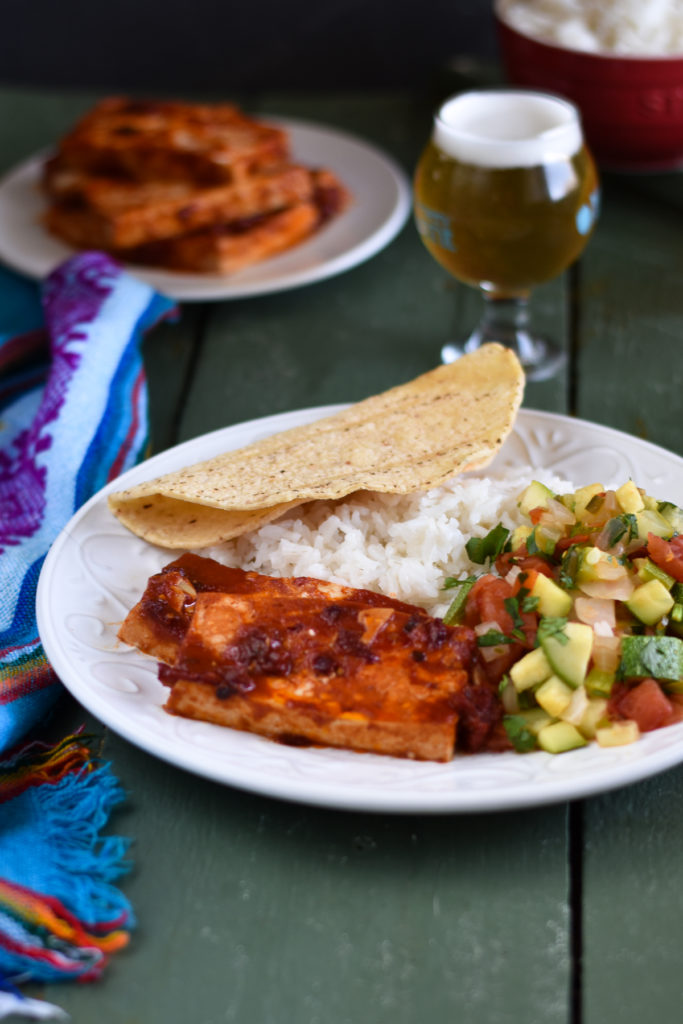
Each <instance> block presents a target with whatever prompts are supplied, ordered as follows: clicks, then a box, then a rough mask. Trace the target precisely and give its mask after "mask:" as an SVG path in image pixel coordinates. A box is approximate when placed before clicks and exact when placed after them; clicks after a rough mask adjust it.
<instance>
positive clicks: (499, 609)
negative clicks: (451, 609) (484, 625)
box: [465, 574, 538, 683]
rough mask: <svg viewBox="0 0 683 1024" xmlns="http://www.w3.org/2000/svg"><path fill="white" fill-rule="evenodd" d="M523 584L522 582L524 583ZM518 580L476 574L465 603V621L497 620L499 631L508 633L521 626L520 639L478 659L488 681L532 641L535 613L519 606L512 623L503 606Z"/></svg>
mask: <svg viewBox="0 0 683 1024" xmlns="http://www.w3.org/2000/svg"><path fill="white" fill-rule="evenodd" d="M525 585H526V584H525ZM520 586H521V584H520V583H519V582H518V581H515V583H514V584H510V583H508V582H507V581H506V580H504V579H501V578H500V577H499V576H494V575H492V574H487V575H486V576H480V577H479V579H478V580H477V582H476V583H475V584H474V586H473V587H472V589H471V591H470V593H469V596H468V598H467V605H466V607H465V625H467V626H477V625H478V624H479V623H480V622H497V623H498V625H499V627H500V631H501V633H504V634H505V635H506V636H510V635H511V634H512V631H513V630H515V629H518V628H521V630H522V632H523V633H524V637H525V639H524V642H523V643H522V642H521V641H519V642H515V643H510V644H505V645H503V650H502V651H501V654H500V655H499V656H498V657H496V658H492V659H488V660H486V661H484V662H483V663H482V667H483V669H484V671H485V672H486V676H487V677H488V679H489V680H490V681H491V682H492V683H498V682H499V681H500V679H502V677H503V675H504V674H505V673H506V672H507V671H508V669H509V668H510V666H511V665H512V664H513V663H514V662H515V661H518V660H519V658H520V657H521V656H522V654H523V653H524V651H525V650H526V649H530V648H531V647H533V645H534V638H535V636H536V629H537V626H538V619H537V616H536V615H535V614H534V613H533V612H523V611H522V610H521V608H520V610H519V616H520V619H521V622H522V625H521V627H518V626H515V620H514V619H513V617H512V615H511V614H510V613H509V612H508V610H507V608H506V607H505V601H506V600H507V599H508V598H514V597H515V596H516V595H517V594H518V593H519V590H520Z"/></svg>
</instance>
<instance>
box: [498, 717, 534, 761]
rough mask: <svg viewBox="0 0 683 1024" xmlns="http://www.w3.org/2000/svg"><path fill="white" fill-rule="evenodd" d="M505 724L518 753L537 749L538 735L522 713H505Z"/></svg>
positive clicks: (526, 752)
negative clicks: (528, 724) (535, 734)
mask: <svg viewBox="0 0 683 1024" xmlns="http://www.w3.org/2000/svg"><path fill="white" fill-rule="evenodd" d="M503 726H504V728H505V732H506V733H507V736H508V739H509V740H510V743H511V744H512V746H513V747H514V748H515V750H516V751H517V753H518V754H528V753H529V751H530V750H535V749H536V737H535V736H534V734H533V733H532V731H531V729H529V727H528V726H527V724H526V722H525V720H524V719H523V718H522V716H521V715H504V716H503Z"/></svg>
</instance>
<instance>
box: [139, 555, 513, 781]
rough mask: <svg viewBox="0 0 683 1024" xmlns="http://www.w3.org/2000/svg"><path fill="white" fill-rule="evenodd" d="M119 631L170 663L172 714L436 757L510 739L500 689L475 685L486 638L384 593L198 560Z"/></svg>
mask: <svg viewBox="0 0 683 1024" xmlns="http://www.w3.org/2000/svg"><path fill="white" fill-rule="evenodd" d="M119 637H120V639H122V640H123V641H125V642H126V643H128V644H130V645H132V646H134V647H136V648H137V649H138V650H140V651H141V652H143V653H145V654H147V655H149V656H151V657H154V658H155V659H157V661H158V662H159V678H160V680H161V681H162V682H163V683H164V684H166V685H167V686H168V687H169V694H168V698H167V700H166V703H165V709H166V710H167V711H168V712H170V713H171V714H178V715H182V716H185V717H189V718H195V719H201V720H203V721H208V722H213V723H216V724H219V725H223V726H229V727H231V728H233V729H240V730H246V731H249V732H254V733H258V734H260V735H262V736H266V737H268V738H270V739H273V740H278V741H280V742H282V743H287V744H293V745H309V744H315V745H325V746H334V747H344V748H347V749H351V750H356V751H365V752H371V753H375V754H389V755H392V756H395V757H406V758H415V759H419V760H431V761H448V760H450V759H451V758H452V757H453V754H454V752H455V750H456V748H457V749H460V750H464V751H477V750H482V749H487V748H491V747H495V746H496V745H497V743H498V742H499V741H500V730H501V712H500V702H499V701H498V700H497V696H496V694H495V691H494V690H493V688H490V687H488V686H487V685H485V684H481V683H479V684H478V685H474V684H473V682H472V679H473V667H474V659H475V656H476V636H475V634H474V632H473V631H472V630H471V629H469V628H468V627H466V626H447V625H445V624H444V623H443V622H442V621H441V620H440V619H436V618H433V617H431V616H430V615H428V614H427V613H426V612H425V611H424V610H422V609H421V608H418V607H416V606H413V605H410V604H406V603H404V602H401V601H398V600H394V599H392V598H389V597H384V596H382V595H380V594H377V593H374V592H372V591H367V590H359V589H355V588H352V587H347V586H342V585H339V584H336V583H330V582H325V581H322V580H317V579H311V578H308V577H297V578H275V577H270V576H263V575H260V574H258V573H254V572H246V571H244V570H241V569H235V568H228V567H225V566H223V565H221V564H219V563H217V562H215V561H214V560H212V559H210V558H203V557H200V556H198V555H193V554H186V555H182V556H181V557H180V558H179V559H177V560H175V561H174V562H171V563H170V564H169V565H168V566H166V567H165V568H164V569H163V570H162V571H161V572H160V573H157V574H155V575H154V576H152V577H151V578H150V580H149V582H148V584H147V587H146V589H145V592H144V594H143V595H142V597H141V599H140V601H139V602H138V603H137V604H136V605H135V607H134V608H133V609H132V610H131V612H130V613H129V615H128V616H127V618H126V620H125V621H124V623H123V625H122V627H121V629H120V631H119Z"/></svg>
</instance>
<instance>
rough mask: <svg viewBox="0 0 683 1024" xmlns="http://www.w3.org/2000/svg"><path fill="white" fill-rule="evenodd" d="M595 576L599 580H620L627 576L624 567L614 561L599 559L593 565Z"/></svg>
mask: <svg viewBox="0 0 683 1024" xmlns="http://www.w3.org/2000/svg"><path fill="white" fill-rule="evenodd" d="M594 568H595V575H596V576H597V577H598V579H600V580H620V579H622V578H623V577H624V576H628V570H627V568H626V566H625V565H622V564H621V562H618V561H617V560H616V558H615V559H607V558H601V559H600V560H599V561H598V562H596V563H595V567H594Z"/></svg>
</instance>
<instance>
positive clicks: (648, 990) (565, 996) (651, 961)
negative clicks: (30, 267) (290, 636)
mask: <svg viewBox="0 0 683 1024" xmlns="http://www.w3.org/2000/svg"><path fill="white" fill-rule="evenodd" d="M92 99H93V97H92V96H86V95H80V94H79V95H76V94H72V95H67V94H59V95H55V94H51V95H48V94H46V93H32V92H29V91H17V90H9V89H5V90H0V125H1V126H2V127H1V128H0V169H3V170H4V169H7V168H9V167H11V166H12V165H13V164H14V163H15V162H16V161H18V160H19V159H22V158H24V157H26V156H28V155H29V154H31V153H32V152H34V151H35V150H37V149H39V148H41V147H43V146H45V145H47V144H49V143H50V142H51V141H52V140H53V139H54V138H55V137H56V136H57V135H58V134H59V133H60V132H62V131H63V130H65V129H66V128H67V127H68V126H69V125H70V124H71V122H72V120H73V119H74V117H75V116H76V114H77V113H79V112H80V111H81V110H83V109H85V107H86V106H87V105H88V104H89V103H90V102H91V100H92ZM238 99H239V98H238ZM242 99H243V100H244V102H245V104H246V105H248V107H249V108H250V109H252V110H254V111H267V112H277V113H278V114H281V115H285V116H290V117H300V118H308V119H311V120H315V121H319V122H323V123H328V124H330V125H334V126H337V127H339V128H342V129H346V130H349V131H352V132H354V133H356V134H358V135H360V136H361V137H364V138H366V139H368V140H370V141H372V142H373V143H375V144H377V145H379V146H381V147H383V148H384V149H385V150H386V151H387V152H389V153H391V154H392V155H393V156H394V157H395V158H396V159H397V160H398V161H399V162H400V163H401V164H402V165H403V166H404V167H405V169H406V171H408V172H410V171H412V168H413V166H414V164H415V162H416V159H417V156H418V154H419V152H420V149H421V147H422V145H423V144H424V142H425V139H426V136H427V132H428V125H429V120H430V113H431V102H432V99H433V97H427V96H422V97H412V96H408V95H373V96H371V97H367V96H355V95H348V94H345V95H335V96H308V95H306V96H303V95H301V96H293V95H262V96H250V97H247V98H242ZM603 186H604V200H603V211H602V216H601V219H600V222H599V226H598V229H597V232H596V234H595V236H594V238H593V240H592V241H591V243H590V245H589V247H588V249H587V251H586V253H585V255H584V257H583V258H582V260H581V263H580V265H579V266H578V267H576V268H574V269H573V270H572V271H571V272H570V273H568V274H566V275H565V276H564V277H563V278H561V279H560V280H558V281H555V282H553V283H552V284H550V285H548V286H545V287H544V288H542V289H539V291H538V292H537V294H536V295H535V297H534V303H533V305H534V313H535V316H536V319H537V321H538V322H539V324H540V325H541V326H543V327H544V328H545V329H547V330H550V331H552V332H553V333H554V334H555V335H556V336H559V337H561V338H563V340H564V344H565V345H566V349H567V352H568V363H567V368H566V371H564V372H563V373H562V374H561V375H560V376H558V377H557V378H555V379H554V380H552V381H548V382H544V383H538V384H529V385H528V386H527V391H526V396H525V405H526V406H527V407H530V408H536V409H544V410H555V411H558V412H564V413H570V414H574V415H577V416H580V417H583V418H585V419H589V420H593V421H595V422H598V423H603V424H608V425H610V426H613V427H617V428H620V429H621V430H624V431H627V432H630V433H632V434H634V435H637V436H639V437H645V438H647V439H648V440H650V441H653V442H656V443H658V444H660V445H663V446H664V447H667V448H670V449H673V450H674V451H676V452H678V453H679V454H681V453H683V442H682V441H681V434H680V428H681V414H680V410H681V405H680V396H681V392H682V390H683V363H682V360H681V352H680V346H681V343H682V342H683V279H682V277H681V269H682V267H683V245H682V243H681V232H680V224H681V211H682V209H683V179H681V177H680V176H679V175H676V174H672V175H660V176H649V177H644V176H641V177H629V176H614V175H613V176H607V177H605V178H604V181H603ZM478 312H479V300H478V298H477V296H476V295H474V294H473V293H472V292H471V291H470V290H468V289H466V288H464V287H461V286H459V285H457V284H455V283H454V282H453V281H451V280H450V279H449V278H448V277H447V276H446V275H445V273H444V272H442V271H441V270H440V268H439V267H438V266H437V265H436V264H435V263H434V262H433V260H432V259H431V258H430V257H429V256H428V255H427V253H426V251H425V250H424V249H423V247H422V245H421V243H420V242H419V240H418V237H417V234H416V231H415V229H414V227H413V225H412V223H409V224H407V225H406V227H405V229H404V230H403V231H402V232H401V234H400V235H399V236H398V237H397V238H396V240H395V241H394V242H393V243H392V244H391V245H390V246H389V247H388V248H386V249H385V250H384V251H383V252H381V253H380V254H379V255H377V256H376V257H375V258H373V259H372V260H370V261H369V262H367V263H364V264H362V265H360V266H358V267H356V268H355V269H353V270H350V271H348V272H346V273H345V274H342V275H341V276H339V277H336V278H333V279H330V280H328V281H324V282H320V283H318V284H315V285H311V286H310V287H307V288H303V289H298V290H294V291H289V292H282V293H279V294H275V295H270V296H265V297H259V298H252V299H243V300H239V301H233V302H224V303H216V304H203V305H187V306H185V307H184V308H183V310H182V316H181V319H180V321H179V322H178V323H176V324H172V325H167V326H164V327H163V328H161V329H159V330H157V331H156V332H155V333H153V334H152V335H151V336H150V337H149V338H148V340H147V342H146V347H145V357H146V365H147V370H148V377H149V388H150V398H151V416H152V437H153V445H154V449H155V451H160V450H162V449H164V448H167V447H168V446H170V445H173V444H175V443H177V442H179V441H183V440H185V439H188V438H191V437H194V436H196V435H199V434H201V433H204V432H205V431H209V430H213V429H215V428H218V427H222V426H225V425H228V424H231V423H235V422H239V421H241V420H244V419H249V418H253V417H257V416H261V415H264V414H269V413H274V412H279V411H284V410H289V409H295V408H300V407H304V406H313V405H319V404H325V403H329V402H340V401H353V400H357V399H360V398H363V397H365V396H367V395H368V394H371V393H374V392H376V391H379V390H382V389H384V388H387V387H389V386H391V385H394V384H398V383H400V382H403V381H406V380H408V379H410V378H412V377H413V376H415V375H416V374H418V373H420V372H422V371H424V370H427V369H429V368H431V367H432V366H434V365H436V363H437V362H438V353H439V349H440V346H441V344H442V342H443V341H444V340H445V339H446V338H448V337H451V336H454V335H464V334H465V332H466V331H468V330H469V328H470V327H471V326H472V325H473V323H474V322H475V320H476V318H477V316H478ZM83 721H87V716H85V714H84V712H83V711H82V710H81V709H80V708H78V707H77V706H76V705H75V704H74V703H73V702H72V701H71V700H70V699H68V698H65V700H64V702H63V706H62V707H61V709H60V711H59V715H58V718H57V721H56V722H55V723H53V728H54V729H55V731H57V732H60V731H61V732H63V731H65V730H66V729H68V728H71V727H73V726H75V725H78V724H80V723H81V722H83ZM91 725H92V726H93V727H94V728H96V729H97V731H98V732H99V734H100V735H101V736H102V742H103V751H104V755H105V757H106V758H107V759H109V760H110V761H111V763H112V765H113V767H114V770H115V772H116V773H117V774H118V776H119V777H120V778H121V780H122V781H123V783H124V785H125V787H126V789H127V791H128V793H129V799H128V801H127V804H126V805H125V807H124V809H123V810H122V811H121V812H119V813H118V814H117V816H116V819H115V820H114V822H113V823H112V828H113V829H114V830H115V831H117V832H119V833H124V834H128V835H130V836H132V837H134V846H133V858H134V869H133V871H132V873H131V875H130V877H129V878H128V879H126V880H125V881H124V883H123V885H124V888H125V891H126V893H127V894H128V895H129V897H130V898H131V900H132V902H133V904H134V906H135V909H136V913H137V915H138V918H139V927H138V929H137V930H136V932H135V933H134V937H133V941H132V943H131V945H130V947H129V949H128V950H126V951H125V952H123V953H122V954H119V955H118V956H117V957H116V958H115V960H114V961H113V963H112V964H111V966H110V968H109V969H108V971H107V973H106V976H105V977H104V979H103V980H102V981H101V982H98V983H96V984H93V985H83V986H77V985H65V986H63V987H60V988H57V987H55V986H53V987H51V988H50V987H48V988H46V989H43V990H41V991H40V992H39V993H38V994H41V995H44V996H45V997H46V998H48V999H50V1000H52V1001H55V1002H58V1003H59V1004H60V1005H61V1006H63V1007H64V1008H65V1009H67V1010H68V1011H69V1013H70V1014H71V1015H72V1019H73V1021H74V1022H75V1024H94V1022H98V1024H176V1022H177V1024H223V1022H229V1021H235V1022H238V1024H361V1022H363V1024H365V1022H372V1024H415V1022H417V1021H425V1022H430V1024H431V1022H432V1021H434V1022H436V1021H439V1022H441V1021H450V1022H453V1024H522V1022H524V1024H536V1022H539V1024H540V1022H543V1024H546V1022H547V1024H604V1022H610V1021H613V1020H614V1021H616V1020H617V1019H618V1020H619V1021H620V1022H621V1024H642V1022H643V1021H644V1020H651V1021H656V1022H657V1024H678V1022H680V1021H681V1020H683V954H682V952H681V950H682V948H683V858H682V857H681V849H682V847H683V766H682V767H680V768H676V769H673V770H670V771H668V772H666V773H665V774H662V775H660V776H658V777H655V778H652V779H650V780H648V781H645V782H641V783H638V784H635V785H632V786H630V787H628V788H626V789H623V790H620V791H616V792H611V793H608V794H605V795H604V796H600V797H595V798H593V799H588V800H585V801H581V802H577V803H575V804H572V805H567V804H564V805H557V806H551V807H545V808H540V809H531V810H526V811H515V812H507V813H495V814H485V815H464V816H458V815H455V816H435V817H419V816H381V815H368V814H357V813H350V812H340V811H332V810H324V809H316V808H311V807H306V806H299V805H296V804H289V803H284V802H277V801H275V800H272V799H269V798H266V797H260V796H253V795H248V794H245V793H243V792H239V791H237V790H234V789H231V788H228V787H224V786H220V785H218V784H215V783H212V782H208V781H204V780H203V779H201V778H197V777H194V776H192V775H190V774H187V773H185V772H183V771H182V770H179V769H175V768H173V767H170V766H168V765H166V764H164V763H162V762H160V761H158V760H156V759H154V758H153V757H151V756H149V755H148V754H146V753H144V752H143V751H141V750H139V749H137V748H136V747H133V746H131V745H130V744H128V743H127V742H125V741H124V740H122V739H120V738H119V737H118V736H117V735H115V734H113V733H111V732H109V731H108V730H106V729H104V728H103V727H102V726H99V725H98V724H97V723H91Z"/></svg>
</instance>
